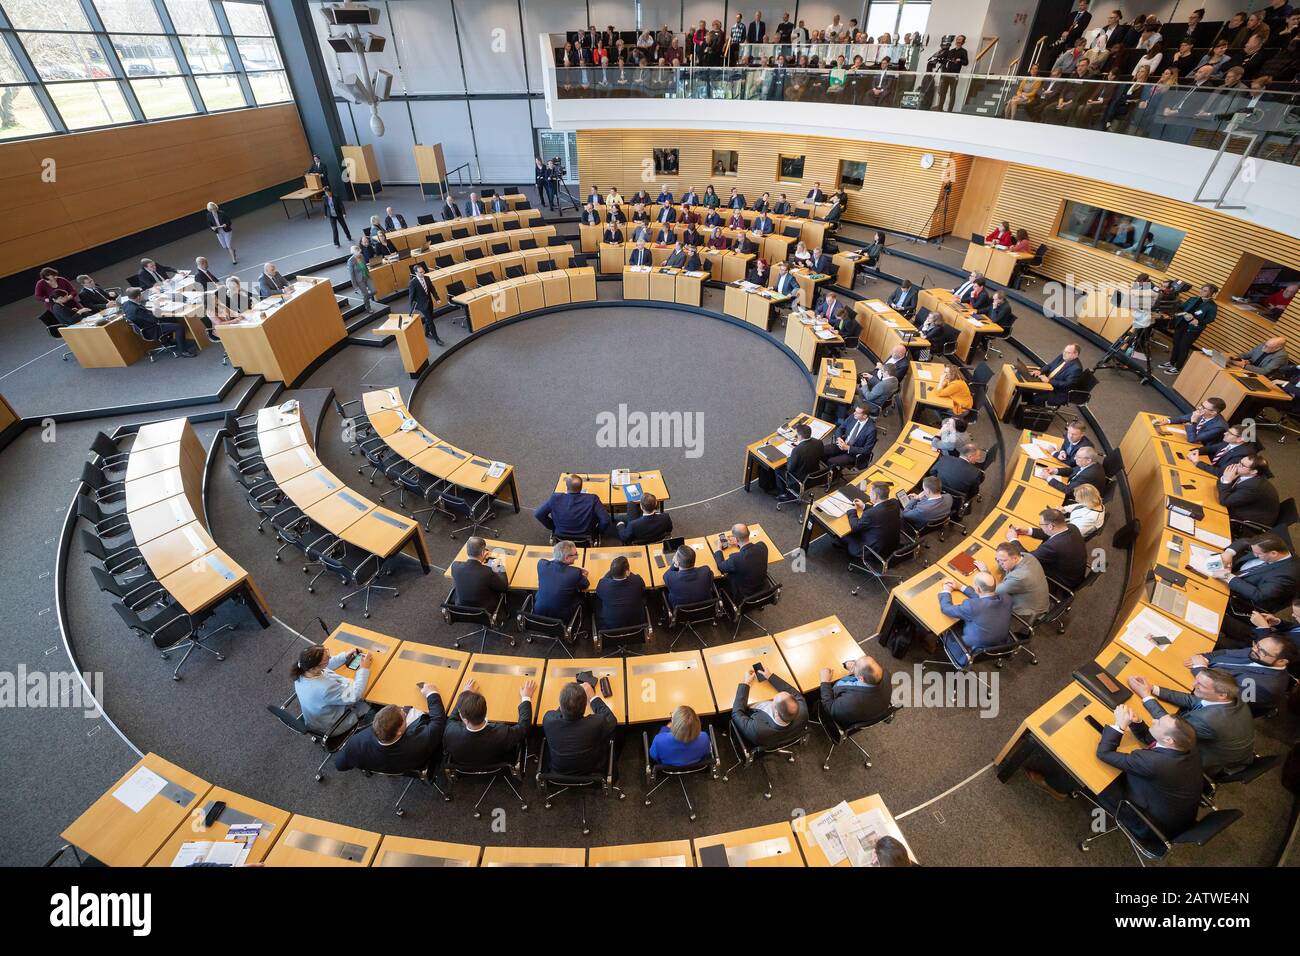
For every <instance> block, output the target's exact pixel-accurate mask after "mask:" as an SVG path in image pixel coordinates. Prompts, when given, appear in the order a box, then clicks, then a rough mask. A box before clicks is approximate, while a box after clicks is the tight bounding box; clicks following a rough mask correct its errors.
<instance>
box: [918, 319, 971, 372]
mask: <svg viewBox="0 0 1300 956" xmlns="http://www.w3.org/2000/svg"><path fill="white" fill-rule="evenodd" d="M918 334H919V335H920V336H921V338H923V339H925V340H926V341H927V342H929V343H930V347H929V348H928V349H926V350H925V351H926V352H928V353H929V356H928V358H927V356H926V355H925V354H924V352H923V354H922V356H921V358H922V360H923V361H928V360H929V359H938V358H940V357H941V356H943V355H944V354H946V353H947V351H948V347H949V346H950V345H951V346H954V347H955V346H956V344H957V340H958V339H959V338H961V333H960V332H958V331H957V330H956V329H954V328H953V327H952V326H951V325H949V324H948V323H947V322H946V321H945V320H944V317H943V316H942V315H941V314H940V313H939V312H937V311H935V312H931V313H930V314H929V315H927V316H926V317H925V321H924V322H922V323H921V328H920V330H919V332H918Z"/></svg>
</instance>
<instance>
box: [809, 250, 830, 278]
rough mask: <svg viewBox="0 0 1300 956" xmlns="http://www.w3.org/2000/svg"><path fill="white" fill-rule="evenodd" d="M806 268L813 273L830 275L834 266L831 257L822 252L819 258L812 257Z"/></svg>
mask: <svg viewBox="0 0 1300 956" xmlns="http://www.w3.org/2000/svg"><path fill="white" fill-rule="evenodd" d="M808 267H809V268H810V269H812V271H813V272H818V273H821V274H822V275H830V274H831V272H832V271H833V269H834V264H833V263H832V262H831V257H830V256H828V255H826V253H824V252H823V253H822V254H821V255H820V256H816V257H814V258H813V259H812V261H811V262H810V263H809V266H808Z"/></svg>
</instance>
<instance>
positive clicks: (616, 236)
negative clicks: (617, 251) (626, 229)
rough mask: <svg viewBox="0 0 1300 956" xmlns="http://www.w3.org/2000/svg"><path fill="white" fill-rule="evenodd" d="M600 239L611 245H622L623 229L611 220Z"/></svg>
mask: <svg viewBox="0 0 1300 956" xmlns="http://www.w3.org/2000/svg"><path fill="white" fill-rule="evenodd" d="M600 241H601V242H605V243H609V244H610V245H622V243H623V230H622V229H620V228H618V226H617V225H615V224H614V223H612V222H611V223H609V224H608V225H606V226H605V231H604V232H602V233H601V234H600ZM647 264H648V263H647Z"/></svg>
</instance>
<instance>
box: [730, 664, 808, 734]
mask: <svg viewBox="0 0 1300 956" xmlns="http://www.w3.org/2000/svg"><path fill="white" fill-rule="evenodd" d="M765 676H766V679H767V681H768V682H769V683H770V684H771V685H772V687H773V689H774V690H775V691H776V696H775V697H773V698H772V699H771V700H761V701H759V702H757V703H755V704H752V705H751V704H750V703H749V689H750V688H751V687H753V686H754V684H755V683H756V682H757V681H758V675H757V674H755V673H754V669H753V668H752V667H751V668H750V669H749V671H748V673H746V674H745V679H744V680H743V681H741V682H740V684H738V685H737V686H736V699H735V700H734V701H733V702H732V705H731V723H732V725H733V726H734V727H735V728H736V732H737V733H738V734H739V735H740V739H741V740H742V741H744V743H745V744H746V745H747V746H749V747H762V748H763V749H764V750H776V749H777V748H779V747H788V746H789V745H790V744H792V743H794V742H795V741H797V740H798V739H799V738H800V737H802V736H803V735H804V732H805V731H806V730H807V729H808V704H807V703H806V702H805V701H804V699H803V694H801V693H799V691H798V690H796V689H795V688H793V687H791V686H790V685H789V684H787V683H786V682H785V681H784V680H782V679H781V677H780V675H779V674H772V673H766V674H765Z"/></svg>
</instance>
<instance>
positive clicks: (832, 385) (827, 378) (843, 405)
mask: <svg viewBox="0 0 1300 956" xmlns="http://www.w3.org/2000/svg"><path fill="white" fill-rule="evenodd" d="M830 367H831V360H830V359H828V358H824V359H822V360H821V365H820V366H819V367H818V369H817V404H816V406H815V407H814V408H813V414H814V415H816V416H817V417H819V418H843V417H845V416H846V415H848V414H849V413H850V412H851V411H852V410H853V402H854V399H855V393H856V389H857V387H858V363H857V362H855V361H853V359H850V358H843V359H840V360H839V361H838V362H836V368H837V369H838V370H839V371H838V373H837V374H835V375H832V374H830V371H829V369H830Z"/></svg>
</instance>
